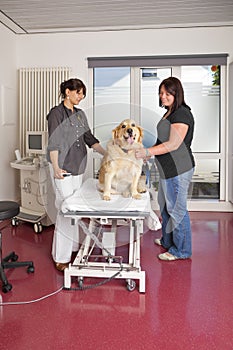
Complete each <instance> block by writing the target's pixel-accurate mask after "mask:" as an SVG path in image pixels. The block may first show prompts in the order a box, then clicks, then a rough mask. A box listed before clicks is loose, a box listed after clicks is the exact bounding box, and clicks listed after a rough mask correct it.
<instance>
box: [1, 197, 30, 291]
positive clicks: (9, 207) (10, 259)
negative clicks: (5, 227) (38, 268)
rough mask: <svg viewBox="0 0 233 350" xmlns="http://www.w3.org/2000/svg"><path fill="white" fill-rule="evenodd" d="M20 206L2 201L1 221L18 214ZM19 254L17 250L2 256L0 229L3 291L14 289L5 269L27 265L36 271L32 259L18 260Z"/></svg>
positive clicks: (28, 269) (28, 268)
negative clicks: (16, 252)
mask: <svg viewBox="0 0 233 350" xmlns="http://www.w3.org/2000/svg"><path fill="white" fill-rule="evenodd" d="M19 211H20V206H19V204H18V203H17V202H13V201H0V221H2V220H6V219H12V218H13V217H14V216H16V215H18V213H19ZM17 260H18V255H17V254H15V252H14V251H13V252H11V253H9V254H8V255H7V256H5V257H4V258H3V257H2V232H1V231H0V280H1V281H2V291H3V293H7V292H9V291H10V290H11V289H12V285H11V284H10V283H9V282H8V280H7V277H6V274H5V269H10V268H16V267H23V266H25V267H27V272H28V273H30V272H34V265H33V262H32V261H17Z"/></svg>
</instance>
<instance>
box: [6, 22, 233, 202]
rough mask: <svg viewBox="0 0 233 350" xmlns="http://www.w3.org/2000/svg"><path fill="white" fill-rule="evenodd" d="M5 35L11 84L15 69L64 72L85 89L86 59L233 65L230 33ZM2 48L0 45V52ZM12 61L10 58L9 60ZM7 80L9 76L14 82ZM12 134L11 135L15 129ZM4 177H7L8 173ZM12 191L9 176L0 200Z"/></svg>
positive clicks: (9, 149) (9, 154) (9, 150)
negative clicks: (208, 58)
mask: <svg viewBox="0 0 233 350" xmlns="http://www.w3.org/2000/svg"><path fill="white" fill-rule="evenodd" d="M6 32H7V29H4V28H3V27H0V40H1V42H3V43H5V46H6V47H7V48H6V52H5V53H4V57H5V64H6V67H7V69H6V72H5V75H6V76H7V78H6V80H12V81H14V83H15V76H16V67H17V69H18V68H22V67H45V66H69V67H71V68H72V73H73V74H72V76H73V77H79V78H80V79H82V80H84V81H85V83H86V84H87V88H88V86H89V81H88V69H87V57H91V56H95V57H96V56H100V57H103V56H133V55H135V56H143V55H182V54H183V55H187V54H210V53H228V54H229V62H231V61H233V45H232V37H233V28H232V27H226V28H192V29H183V28H178V29H148V30H146V29H145V30H129V31H118V32H112V31H109V32H88V33H84V32H83V33H63V34H34V35H18V36H14V35H13V34H10V33H7V35H6V39H5V37H4V35H5V33H6ZM8 38H9V40H8ZM15 43H16V51H15ZM3 46H4V45H1V47H3ZM1 51H2V50H1ZM12 55H13V57H11V56H12ZM1 56H2V54H1ZM15 57H16V62H15ZM0 69H3V68H2V67H1V68H0ZM12 75H14V79H13V76H12ZM1 81H2V78H1V75H0V83H1ZM15 86H16V85H15ZM81 107H82V108H84V109H86V108H90V107H91V106H88V99H85V100H84V101H83V102H82V105H81ZM5 129H6V127H5ZM12 129H14V132H15V127H13V128H12ZM12 131H13V130H12ZM3 134H4V135H7V134H6V133H4V131H2V126H1V135H2V136H4V135H3ZM7 140H9V138H8V137H3V139H2V137H1V144H5V142H6V141H7ZM15 145H16V142H15V141H14V147H15ZM14 147H13V146H12V145H9V146H8V147H7V157H6V156H4V155H3V154H2V152H1V155H0V158H1V159H0V160H2V162H3V157H4V159H5V171H6V168H7V162H8V161H9V160H10V159H11V158H12V149H13V148H14ZM7 172H8V173H10V174H11V171H10V169H9V168H8V170H7ZM13 186H15V182H14V179H13V178H12V175H11V177H10V178H9V185H8V186H7V188H5V189H3V188H1V189H0V197H2V196H3V194H11V193H12V187H13ZM1 187H2V186H1Z"/></svg>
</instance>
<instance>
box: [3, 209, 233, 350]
mask: <svg viewBox="0 0 233 350" xmlns="http://www.w3.org/2000/svg"><path fill="white" fill-rule="evenodd" d="M190 215H191V224H192V231H193V256H192V259H188V260H184V261H181V260H177V261H171V262H166V261H160V260H158V258H157V254H159V253H160V252H162V251H164V250H163V249H162V248H161V247H159V246H156V245H154V243H153V241H154V238H157V237H159V236H160V234H161V232H160V230H159V231H156V232H153V231H150V230H148V231H146V232H145V233H144V235H143V237H142V239H141V267H142V270H144V271H146V293H145V294H144V293H139V292H138V289H137V287H136V289H135V290H134V291H132V292H130V291H128V290H127V289H126V286H125V281H124V280H121V279H118V280H112V281H110V282H108V283H106V284H103V285H101V286H99V287H96V288H90V289H86V290H82V291H80V290H77V291H67V290H63V289H62V286H63V274H62V273H61V272H59V271H57V270H56V269H55V267H54V264H53V262H52V259H51V254H50V251H51V242H52V235H53V230H54V227H53V226H50V227H47V228H44V229H43V231H42V233H41V234H36V233H34V231H33V225H31V224H28V223H20V225H19V226H18V227H11V225H8V226H7V227H5V228H4V229H3V230H2V232H3V255H4V254H7V253H8V252H9V251H11V250H15V252H16V253H17V254H18V255H19V260H33V261H34V265H35V273H34V274H27V272H26V270H25V268H19V269H12V270H6V273H7V277H8V280H9V282H10V283H11V284H12V285H13V289H12V291H10V292H8V293H6V294H4V293H2V292H0V300H1V303H2V304H4V305H1V306H0V321H1V322H0V324H1V326H0V348H1V350H10V349H16V350H41V349H44V350H46V349H52V350H63V349H64V350H65V349H70V350H72V349H86V350H87V349H91V350H92V349H93V350H94V349H96V350H101V349H108V350H115V349H117V350H126V349H127V350H128V349H132V350H133V349H134V350H141V349H148V350H150V349H158V350H170V349H178V350H183V349H185V350H189V349H197V350H202V349H211V350H214V349H217V350H220V349H224V350H228V349H229V350H230V349H233V331H232V329H233V253H232V252H233V249H232V247H233V213H200V212H199V213H198V212H195V213H191V214H190ZM1 224H2V226H3V224H4V223H3V222H2V223H1ZM1 224H0V225H1ZM0 227H1V226H0ZM122 230H123V231H124V230H126V227H125V228H123V229H122ZM119 250H120V254H122V255H124V254H126V252H127V249H126V247H124V246H121V247H120V248H119ZM98 281H99V280H98ZM98 281H96V280H94V281H93V280H91V279H88V278H87V280H86V283H87V284H89V285H90V284H94V283H96V282H98ZM84 282H85V281H84Z"/></svg>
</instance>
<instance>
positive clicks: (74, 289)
mask: <svg viewBox="0 0 233 350" xmlns="http://www.w3.org/2000/svg"><path fill="white" fill-rule="evenodd" d="M122 270H123V267H121V269H120V270H119V271H117V272H116V273H115V274H114V275H112V276H111V277H109V278H106V279H105V280H104V281H101V282H99V283H95V284H91V285H89V286H82V287H77V288H72V287H71V288H67V287H63V289H64V290H72V291H77V290H87V289H92V288H96V287H99V286H102V285H103V284H106V283H107V282H110V281H111V280H112V279H114V278H116V276H118V275H119V274H120V273H121V271H122Z"/></svg>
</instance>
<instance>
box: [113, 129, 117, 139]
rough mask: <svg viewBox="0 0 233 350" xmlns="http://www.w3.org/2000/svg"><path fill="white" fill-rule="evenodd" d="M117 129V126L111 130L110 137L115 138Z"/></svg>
mask: <svg viewBox="0 0 233 350" xmlns="http://www.w3.org/2000/svg"><path fill="white" fill-rule="evenodd" d="M117 130H118V127H117V128H115V129H113V130H112V139H113V140H115V139H116V138H117Z"/></svg>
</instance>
